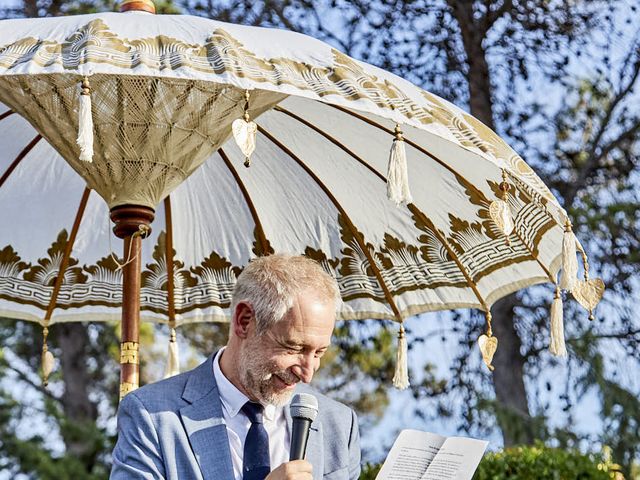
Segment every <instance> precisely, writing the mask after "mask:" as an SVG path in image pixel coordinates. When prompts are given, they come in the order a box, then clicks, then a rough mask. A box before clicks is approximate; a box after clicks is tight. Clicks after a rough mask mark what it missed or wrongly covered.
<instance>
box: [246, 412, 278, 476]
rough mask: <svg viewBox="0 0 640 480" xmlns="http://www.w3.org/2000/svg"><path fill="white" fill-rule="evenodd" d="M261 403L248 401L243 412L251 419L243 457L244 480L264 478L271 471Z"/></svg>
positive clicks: (267, 436)
mask: <svg viewBox="0 0 640 480" xmlns="http://www.w3.org/2000/svg"><path fill="white" fill-rule="evenodd" d="M263 410H264V408H263V407H262V405H260V404H259V403H254V402H247V403H245V404H244V406H243V407H242V413H244V414H245V415H246V416H247V418H249V420H250V421H251V427H250V428H249V433H247V439H246V440H245V442H244V454H243V457H242V464H243V465H242V478H243V480H264V478H265V477H266V476H267V475H269V472H270V471H271V467H270V461H269V435H268V434H267V431H266V430H265V428H264V424H263V420H262V411H263Z"/></svg>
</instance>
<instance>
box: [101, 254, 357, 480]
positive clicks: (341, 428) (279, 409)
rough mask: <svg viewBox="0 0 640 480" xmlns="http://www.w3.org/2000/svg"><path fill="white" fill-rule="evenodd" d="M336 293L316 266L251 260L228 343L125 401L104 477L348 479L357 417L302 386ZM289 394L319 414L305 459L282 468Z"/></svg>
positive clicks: (296, 260)
mask: <svg viewBox="0 0 640 480" xmlns="http://www.w3.org/2000/svg"><path fill="white" fill-rule="evenodd" d="M339 301H340V300H339V295H338V289H337V285H336V283H335V280H334V279H333V278H331V276H330V275H327V274H326V273H325V272H324V271H323V270H322V268H321V267H320V266H319V265H318V264H317V263H316V262H314V261H312V260H309V259H307V258H304V257H299V256H290V255H271V256H268V257H261V258H258V259H255V260H253V261H252V262H251V263H250V264H249V265H248V266H247V267H246V268H245V269H244V271H243V272H242V274H241V275H240V276H239V277H238V283H237V285H236V288H235V290H234V293H233V299H232V303H231V312H232V319H231V326H230V333H229V341H228V343H227V346H226V347H225V348H223V349H222V350H220V351H218V352H217V353H216V354H214V355H212V356H211V357H209V358H208V359H207V361H206V362H205V363H203V364H202V365H200V366H199V367H197V368H196V369H194V370H192V371H190V372H186V373H183V374H181V375H177V376H175V377H172V378H169V379H166V380H163V381H161V382H157V383H154V384H150V385H146V386H144V387H142V388H140V389H138V390H136V391H134V392H131V393H129V394H128V395H127V396H125V398H124V399H123V400H122V402H121V403H120V407H119V410H118V432H119V436H118V442H117V444H116V448H115V449H114V451H113V470H112V472H111V478H112V479H118V480H119V479H122V480H124V479H127V480H131V479H143V478H144V479H180V480H187V479H197V480H200V479H202V480H248V479H250V480H263V479H264V478H266V479H267V480H312V479H314V480H321V479H324V480H355V479H357V478H358V476H359V475H360V445H359V434H358V424H357V419H356V416H355V413H354V412H353V411H351V410H350V409H349V408H347V407H346V406H344V405H342V404H340V403H338V402H335V401H333V400H330V399H328V398H327V397H324V396H322V395H320V394H318V393H316V392H313V390H312V389H311V388H310V387H308V386H307V385H305V384H308V383H309V382H310V381H311V379H312V377H313V374H314V373H315V371H316V370H317V369H318V367H319V365H320V358H321V357H322V355H323V354H324V352H325V351H326V350H327V348H328V347H329V343H330V340H331V334H332V331H333V327H334V323H335V313H336V305H337V302H339ZM294 392H304V393H312V394H313V395H315V396H316V398H317V400H318V416H317V418H316V419H315V421H314V422H313V424H312V425H311V430H310V433H309V440H308V444H307V456H306V460H296V461H291V462H289V444H290V436H291V418H290V415H289V409H288V407H287V403H288V402H289V400H290V399H291V396H292V394H293V393H294Z"/></svg>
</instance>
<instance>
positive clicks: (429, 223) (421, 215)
mask: <svg viewBox="0 0 640 480" xmlns="http://www.w3.org/2000/svg"><path fill="white" fill-rule="evenodd" d="M275 110H277V111H279V112H282V113H285V114H287V115H289V116H290V117H292V118H294V119H296V120H298V121H300V122H301V123H303V124H304V125H306V126H308V127H309V128H312V129H313V130H314V131H316V132H318V133H319V134H320V135H322V136H324V137H325V138H326V139H327V140H329V141H330V142H332V143H333V144H334V145H336V146H338V147H340V148H341V149H342V150H343V151H344V152H345V153H347V154H348V155H350V156H351V157H353V158H354V159H355V160H356V161H358V162H359V163H360V164H361V165H363V166H365V167H367V168H368V169H369V171H371V172H372V173H373V174H374V175H376V176H377V177H378V178H379V179H380V180H382V181H383V182H386V181H387V180H386V178H385V177H384V175H382V174H381V173H380V172H378V171H377V170H376V169H375V168H373V167H372V166H371V165H369V164H368V163H367V162H365V161H364V160H363V159H362V158H360V157H359V156H358V155H356V154H355V153H354V152H352V151H351V150H350V149H349V148H348V147H347V146H345V145H343V144H342V143H341V142H339V141H338V140H336V139H335V138H333V137H332V136H331V135H329V134H328V133H326V132H324V131H323V130H321V129H320V128H319V127H317V126H315V125H313V124H312V123H311V122H309V121H307V120H305V119H303V118H301V117H299V116H298V115H296V114H295V113H292V112H290V111H288V110H285V109H284V108H282V107H280V106H277V107H275ZM407 207H408V208H409V210H410V211H411V212H412V213H413V214H414V215H416V216H417V217H419V218H420V220H421V221H422V222H423V223H424V224H425V225H427V227H429V228H430V229H431V230H432V231H433V233H434V235H435V236H436V237H438V240H440V243H441V244H442V245H443V246H444V248H445V249H446V250H447V253H448V254H449V256H450V257H451V258H452V260H453V261H454V263H455V264H456V266H457V267H458V269H459V270H460V272H461V273H462V275H463V276H464V278H465V280H466V282H467V285H468V286H469V288H471V289H472V291H473V293H474V294H475V296H476V297H477V299H478V302H480V305H481V306H482V308H483V309H484V310H485V311H488V307H487V304H486V302H485V300H484V299H483V298H482V295H480V292H479V291H478V289H477V287H476V286H475V283H474V282H473V280H472V279H471V276H470V275H469V273H468V272H467V270H466V268H465V267H464V265H463V264H462V262H461V261H460V259H459V258H458V256H457V255H456V253H455V251H454V250H453V249H452V248H451V246H450V245H449V242H447V239H446V238H445V237H444V235H442V233H441V232H440V231H439V230H438V229H437V228H436V226H435V225H434V224H433V222H432V221H431V220H430V219H429V218H428V217H427V216H426V215H425V214H424V213H423V212H422V211H421V210H420V209H419V208H418V207H417V206H416V205H415V204H414V203H411V204H409V205H407Z"/></svg>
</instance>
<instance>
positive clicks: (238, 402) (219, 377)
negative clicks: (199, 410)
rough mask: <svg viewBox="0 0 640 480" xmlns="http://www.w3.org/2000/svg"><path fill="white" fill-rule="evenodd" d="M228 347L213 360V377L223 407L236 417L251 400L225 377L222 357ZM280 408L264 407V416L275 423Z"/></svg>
mask: <svg viewBox="0 0 640 480" xmlns="http://www.w3.org/2000/svg"><path fill="white" fill-rule="evenodd" d="M225 348H226V347H222V348H221V349H220V350H219V351H218V353H217V354H216V356H215V357H214V359H213V376H214V378H215V379H216V383H217V384H218V392H219V393H220V400H221V401H222V406H223V407H224V409H225V410H226V411H227V413H228V414H229V416H230V417H232V418H233V417H235V416H236V415H237V414H238V412H239V411H240V409H241V408H242V407H243V405H244V404H245V403H247V402H248V401H249V398H248V397H247V396H246V395H245V394H244V393H242V392H241V391H240V390H238V389H237V388H236V386H235V385H234V384H233V383H231V382H230V381H229V379H228V378H227V377H225V376H224V373H222V370H221V369H220V357H222V352H224V349H225ZM277 412H278V407H276V406H275V405H271V404H268V405H265V406H264V416H265V417H266V418H267V420H269V421H273V420H274V419H275V418H276V413H277Z"/></svg>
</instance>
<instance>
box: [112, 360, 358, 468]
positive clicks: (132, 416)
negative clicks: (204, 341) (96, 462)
mask: <svg viewBox="0 0 640 480" xmlns="http://www.w3.org/2000/svg"><path fill="white" fill-rule="evenodd" d="M212 360H213V356H211V357H209V358H208V359H207V361H205V362H204V363H203V364H202V365H200V366H199V367H197V368H195V369H194V370H191V371H189V372H185V373H183V374H180V375H177V376H175V377H171V378H168V379H166V380H162V381H160V382H157V383H152V384H149V385H146V386H144V387H142V388H140V389H138V390H135V391H133V392H131V393H129V394H127V395H126V396H125V397H124V398H123V399H122V401H121V402H120V407H119V408H118V442H117V444H116V447H115V449H114V450H113V469H112V471H111V477H110V478H111V480H137V479H167V480H168V479H175V480H178V479H179V480H190V479H194V480H233V478H234V477H233V467H232V463H231V451H230V447H229V439H228V437H227V429H226V425H225V423H224V418H223V415H222V404H221V402H220V396H219V394H218V387H217V385H216V381H215V377H214V376H213V369H212ZM296 391H297V392H305V393H312V394H313V395H315V396H316V398H317V399H318V417H317V418H316V420H315V421H314V422H313V424H312V425H311V430H310V432H309V441H308V444H307V457H306V458H307V460H308V461H309V462H311V464H312V465H313V478H314V480H356V479H357V478H358V477H359V475H360V436H359V433H358V422H357V419H356V415H355V413H354V412H353V411H352V410H351V409H349V408H348V407H346V406H345V405H342V404H341V403H338V402H336V401H334V400H331V399H329V398H327V397H325V396H324V395H320V394H318V393H317V392H315V391H313V390H312V389H311V388H310V387H309V386H307V385H304V384H301V385H298V387H296ZM285 412H286V416H287V422H288V424H289V429H291V417H290V415H289V409H288V408H285Z"/></svg>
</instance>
